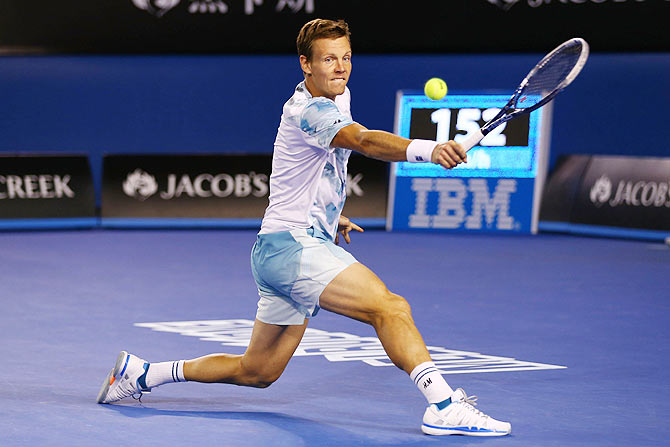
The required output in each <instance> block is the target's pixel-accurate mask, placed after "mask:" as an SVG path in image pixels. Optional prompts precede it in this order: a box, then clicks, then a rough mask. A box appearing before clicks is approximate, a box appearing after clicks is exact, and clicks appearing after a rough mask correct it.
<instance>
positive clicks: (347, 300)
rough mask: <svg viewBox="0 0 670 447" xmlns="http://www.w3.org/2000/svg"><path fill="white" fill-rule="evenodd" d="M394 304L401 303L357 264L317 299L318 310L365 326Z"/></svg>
mask: <svg viewBox="0 0 670 447" xmlns="http://www.w3.org/2000/svg"><path fill="white" fill-rule="evenodd" d="M398 303H403V304H404V303H405V301H404V299H403V298H401V297H399V296H398V295H395V294H393V293H391V292H389V290H388V289H387V288H386V285H385V284H384V283H383V282H382V280H381V279H379V277H378V276H377V275H375V273H374V272H373V271H372V270H370V269H369V268H367V267H366V266H364V265H363V264H361V263H359V262H357V263H354V264H351V265H350V266H349V267H347V268H346V269H344V270H343V271H342V272H340V273H339V274H338V275H337V276H336V277H335V279H333V280H332V281H331V282H330V283H329V284H328V285H327V286H326V288H325V289H324V291H323V293H322V294H321V296H320V297H319V305H320V306H321V307H322V308H324V309H326V310H328V311H330V312H335V313H337V314H340V315H344V316H347V317H350V318H355V319H356V320H360V321H363V322H366V323H370V322H371V320H372V319H373V318H374V316H375V315H377V314H379V312H380V311H382V310H383V309H385V308H388V307H390V306H394V305H396V304H398Z"/></svg>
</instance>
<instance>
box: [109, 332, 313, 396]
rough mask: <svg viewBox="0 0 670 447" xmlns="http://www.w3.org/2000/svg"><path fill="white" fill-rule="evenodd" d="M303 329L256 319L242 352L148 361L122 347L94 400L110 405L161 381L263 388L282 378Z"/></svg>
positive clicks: (145, 391) (150, 387)
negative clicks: (213, 383) (175, 359)
mask: <svg viewBox="0 0 670 447" xmlns="http://www.w3.org/2000/svg"><path fill="white" fill-rule="evenodd" d="M306 327H307V320H306V319H303V324H293V325H275V324H267V323H263V322H261V321H260V320H256V322H255V324H254V329H253V331H252V335H251V340H250V342H249V347H248V348H247V350H246V352H245V353H244V354H242V355H234V354H212V355H208V356H204V357H200V358H197V359H193V360H187V361H184V360H178V361H173V362H160V363H149V362H147V361H145V360H144V359H141V358H139V357H137V356H134V355H132V354H129V353H127V352H126V351H122V352H121V353H120V354H119V356H118V358H117V361H116V364H115V365H114V368H112V370H111V372H110V373H109V374H108V376H107V378H106V379H105V381H104V382H103V385H102V387H101V389H100V392H99V393H98V399H97V401H98V403H111V402H116V401H118V400H121V399H123V398H125V397H129V396H133V395H136V394H139V395H141V394H142V393H148V392H150V391H151V389H152V388H154V387H157V386H160V385H163V384H165V383H173V382H185V381H188V380H192V381H195V382H206V383H212V382H218V383H233V384H236V385H244V386H252V387H257V388H265V387H268V386H270V385H271V384H272V383H273V382H274V381H275V380H277V379H278V378H279V376H281V374H282V372H284V369H285V368H286V365H287V364H288V361H289V360H290V359H291V356H293V353H294V352H295V350H296V348H297V347H298V344H300V340H301V339H302V335H303V334H304V332H305V328H306Z"/></svg>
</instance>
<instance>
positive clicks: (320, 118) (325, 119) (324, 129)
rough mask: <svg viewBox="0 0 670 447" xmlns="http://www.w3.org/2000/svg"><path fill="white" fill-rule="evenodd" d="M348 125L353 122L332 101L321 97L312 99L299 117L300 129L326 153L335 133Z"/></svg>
mask: <svg viewBox="0 0 670 447" xmlns="http://www.w3.org/2000/svg"><path fill="white" fill-rule="evenodd" d="M349 124H353V120H352V119H351V118H349V117H348V116H346V115H344V114H343V113H342V112H340V110H339V109H338V108H337V105H335V103H334V102H333V101H331V100H330V99H328V98H323V97H317V98H314V99H312V100H311V101H310V102H309V104H307V105H306V106H305V108H304V110H303V111H302V114H301V116H300V129H301V130H302V131H303V132H305V133H306V134H307V135H309V136H311V137H313V138H314V139H315V140H316V142H317V144H318V145H319V147H320V148H322V149H324V150H326V151H328V150H330V143H331V142H332V141H333V138H335V135H337V132H339V131H340V129H342V128H343V127H345V126H348V125H349Z"/></svg>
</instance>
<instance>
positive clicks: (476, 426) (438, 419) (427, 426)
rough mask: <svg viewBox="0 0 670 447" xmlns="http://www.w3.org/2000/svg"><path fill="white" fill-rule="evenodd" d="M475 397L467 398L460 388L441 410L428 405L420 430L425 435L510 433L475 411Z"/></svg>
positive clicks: (502, 424) (505, 425)
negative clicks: (449, 402)
mask: <svg viewBox="0 0 670 447" xmlns="http://www.w3.org/2000/svg"><path fill="white" fill-rule="evenodd" d="M476 400H477V397H476V396H471V397H468V396H467V395H466V394H465V391H463V389H462V388H459V389H457V390H456V391H454V394H452V395H451V404H449V405H447V406H446V407H445V408H443V409H442V410H439V409H438V408H437V405H435V404H430V405H429V406H428V408H426V412H425V413H424V415H423V425H421V430H422V431H423V432H424V433H425V434H427V435H438V436H439V435H466V436H505V435H509V434H510V433H511V432H512V425H511V424H510V423H509V422H502V421H497V420H495V419H493V418H492V417H490V416H488V415H486V414H484V413H482V412H481V411H479V410H477V409H476V408H475V407H474V406H475V405H477V404H476Z"/></svg>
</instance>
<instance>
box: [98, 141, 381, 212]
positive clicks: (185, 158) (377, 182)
mask: <svg viewBox="0 0 670 447" xmlns="http://www.w3.org/2000/svg"><path fill="white" fill-rule="evenodd" d="M271 169H272V156H271V155H270V154H256V155H109V156H107V157H105V159H104V165H103V191H102V217H103V219H110V218H209V219H257V220H258V222H260V219H261V218H262V217H263V214H264V212H265V208H266V207H267V204H268V196H269V191H270V173H271ZM387 185H388V180H387V164H386V163H382V162H379V161H376V160H371V159H367V158H365V157H351V160H350V162H349V174H348V179H347V202H346V205H345V214H346V215H348V216H350V217H371V218H383V217H384V216H385V212H386V206H385V204H386V196H387ZM347 213H348V214H347Z"/></svg>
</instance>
